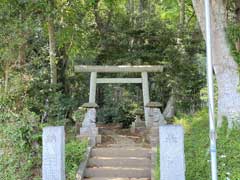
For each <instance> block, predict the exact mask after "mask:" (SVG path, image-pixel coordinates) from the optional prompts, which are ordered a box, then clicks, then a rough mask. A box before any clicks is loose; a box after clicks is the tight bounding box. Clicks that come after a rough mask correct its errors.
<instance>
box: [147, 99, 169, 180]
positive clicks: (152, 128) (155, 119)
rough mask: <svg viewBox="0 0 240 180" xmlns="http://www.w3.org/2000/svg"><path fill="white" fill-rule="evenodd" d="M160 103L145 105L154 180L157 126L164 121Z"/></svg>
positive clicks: (157, 140) (157, 143) (157, 136)
mask: <svg viewBox="0 0 240 180" xmlns="http://www.w3.org/2000/svg"><path fill="white" fill-rule="evenodd" d="M161 106H162V105H161V104H160V103H159V102H149V103H148V104H147V105H146V108H148V109H147V110H148V116H149V117H148V120H149V137H148V139H149V141H150V144H151V147H152V155H151V160H152V167H151V179H152V180H154V170H155V163H156V161H157V146H158V145H159V126H160V125H164V124H165V123H166V122H165V120H164V116H163V115H162V113H161V110H160V107H161Z"/></svg>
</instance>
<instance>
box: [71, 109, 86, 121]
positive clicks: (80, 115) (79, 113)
mask: <svg viewBox="0 0 240 180" xmlns="http://www.w3.org/2000/svg"><path fill="white" fill-rule="evenodd" d="M85 113H86V110H85V109H84V108H82V107H79V108H78V109H77V110H76V111H74V112H73V115H72V117H73V120H74V121H75V122H82V121H83V119H84V115H85Z"/></svg>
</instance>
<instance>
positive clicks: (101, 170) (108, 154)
mask: <svg viewBox="0 0 240 180" xmlns="http://www.w3.org/2000/svg"><path fill="white" fill-rule="evenodd" d="M150 152H151V151H150V149H148V148H142V147H128V146H125V147H96V148H94V149H92V152H91V156H90V159H89V160H88V164H87V168H86V169H85V173H84V176H85V179H84V180H149V179H150V178H151V169H150V168H151V153H150Z"/></svg>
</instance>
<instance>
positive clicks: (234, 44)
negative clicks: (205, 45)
mask: <svg viewBox="0 0 240 180" xmlns="http://www.w3.org/2000/svg"><path fill="white" fill-rule="evenodd" d="M227 38H228V41H229V44H230V50H231V54H232V56H233V58H234V60H235V61H236V62H237V64H238V71H239V74H240V24H236V23H234V24H233V23H231V24H228V27H227ZM238 92H239V93H240V82H239V84H238Z"/></svg>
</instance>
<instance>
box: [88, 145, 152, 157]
mask: <svg viewBox="0 0 240 180" xmlns="http://www.w3.org/2000/svg"><path fill="white" fill-rule="evenodd" d="M91 156H102V157H147V158H150V157H151V153H150V151H149V149H147V148H138V147H133V148H125V147H122V148H95V149H93V150H92V154H91Z"/></svg>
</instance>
